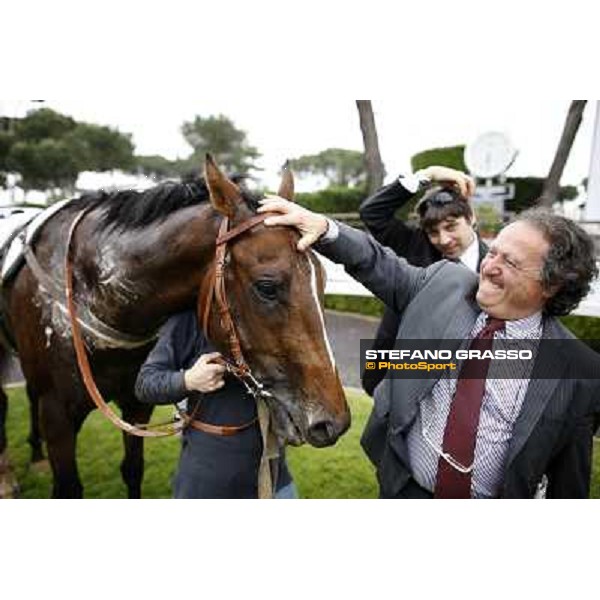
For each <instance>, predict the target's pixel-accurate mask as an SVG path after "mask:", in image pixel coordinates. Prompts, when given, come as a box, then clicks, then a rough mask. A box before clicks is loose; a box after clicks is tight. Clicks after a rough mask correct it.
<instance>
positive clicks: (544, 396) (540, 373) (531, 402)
mask: <svg viewBox="0 0 600 600" xmlns="http://www.w3.org/2000/svg"><path fill="white" fill-rule="evenodd" d="M563 337H564V334H563V333H562V332H561V330H560V329H559V327H558V326H557V325H556V322H555V321H554V320H553V319H550V320H548V321H546V323H545V324H544V331H543V333H542V340H544V339H553V338H563ZM548 348H550V346H548ZM552 350H554V351H552ZM568 361H569V359H568V357H567V356H564V355H563V354H562V352H560V351H559V352H556V346H552V347H551V349H550V350H548V349H546V348H545V347H540V354H538V358H537V359H536V363H535V366H534V370H533V373H532V377H531V379H530V381H529V387H528V388H527V393H526V394H525V399H524V400H523V407H522V408H521V412H520V413H519V416H518V417H517V420H516V422H515V426H514V429H513V435H512V438H511V442H510V445H509V448H508V455H507V460H506V467H505V470H506V469H508V468H509V466H510V464H511V463H512V461H513V460H514V458H515V457H516V456H517V454H518V453H519V452H520V451H521V449H522V448H523V446H524V444H525V442H526V441H527V440H528V439H529V436H530V435H531V432H532V431H533V428H534V427H535V425H536V423H537V422H538V420H539V418H540V416H541V415H542V413H543V412H544V409H545V408H546V406H547V405H548V402H549V401H550V398H551V397H552V395H553V394H554V393H555V391H556V388H557V387H558V384H559V383H560V382H561V378H562V375H563V373H564V371H565V370H566V368H567V366H568ZM550 375H552V378H550Z"/></svg>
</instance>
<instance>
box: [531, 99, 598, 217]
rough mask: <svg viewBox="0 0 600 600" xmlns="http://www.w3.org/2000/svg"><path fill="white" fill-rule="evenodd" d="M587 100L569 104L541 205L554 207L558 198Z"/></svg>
mask: <svg viewBox="0 0 600 600" xmlns="http://www.w3.org/2000/svg"><path fill="white" fill-rule="evenodd" d="M586 102H587V100H572V101H571V106H569V112H568V113H567V119H566V121H565V127H564V129H563V132H562V136H561V138H560V142H559V143H558V148H557V149H556V154H555V156H554V160H553V161H552V166H551V167H550V172H549V173H548V177H547V178H546V181H545V183H544V189H543V191H542V195H541V197H540V199H539V201H538V204H539V205H540V206H547V207H552V204H554V202H556V201H557V200H558V193H559V190H560V180H561V178H562V174H563V171H564V169H565V165H566V164H567V160H568V158H569V154H570V153H571V148H572V147H573V142H574V141H575V136H576V135H577V131H578V130H579V126H580V125H581V120H582V118H583V110H584V108H585V105H586Z"/></svg>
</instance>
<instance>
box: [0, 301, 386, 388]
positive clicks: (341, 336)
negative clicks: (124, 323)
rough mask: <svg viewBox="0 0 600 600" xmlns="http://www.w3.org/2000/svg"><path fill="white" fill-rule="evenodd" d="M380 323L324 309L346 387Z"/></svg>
mask: <svg viewBox="0 0 600 600" xmlns="http://www.w3.org/2000/svg"><path fill="white" fill-rule="evenodd" d="M378 323H379V319H378V318H374V317H362V316H360V315H354V314H349V313H342V312H336V311H332V310H328V311H325V325H326V327H327V332H328V334H329V341H330V342H331V346H332V350H333V354H334V356H335V360H336V363H337V365H338V369H339V370H340V375H341V377H342V383H343V384H344V385H345V386H347V387H356V388H360V387H361V385H360V373H359V368H360V357H359V353H360V340H361V339H373V337H374V336H375V331H376V329H377V325H378ZM1 377H2V381H4V382H5V383H19V382H22V381H23V375H22V373H21V369H20V368H19V363H18V361H17V360H16V359H15V360H14V361H13V362H12V363H11V364H10V365H8V368H7V369H5V370H4V371H3V372H2V373H1Z"/></svg>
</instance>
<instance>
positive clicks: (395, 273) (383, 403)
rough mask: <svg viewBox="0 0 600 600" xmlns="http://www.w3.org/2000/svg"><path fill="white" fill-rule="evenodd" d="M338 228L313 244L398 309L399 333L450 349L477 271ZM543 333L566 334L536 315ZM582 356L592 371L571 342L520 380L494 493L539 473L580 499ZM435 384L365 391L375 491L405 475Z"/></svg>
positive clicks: (514, 488)
mask: <svg viewBox="0 0 600 600" xmlns="http://www.w3.org/2000/svg"><path fill="white" fill-rule="evenodd" d="M339 227H340V234H339V237H338V238H337V240H335V241H333V242H329V243H321V244H319V245H318V246H317V249H318V250H319V252H321V253H323V254H324V255H325V256H327V257H328V258H330V259H331V260H333V261H334V262H338V263H342V264H343V265H344V266H345V267H346V270H347V271H348V273H349V274H350V275H351V276H352V277H354V278H355V279H357V280H358V281H360V282H361V283H362V284H363V285H365V286H366V287H367V288H368V289H370V290H371V291H372V292H373V293H374V294H375V295H376V296H377V297H379V298H380V299H381V300H382V301H383V302H384V303H385V304H387V305H388V306H390V307H392V308H393V309H394V310H395V311H397V312H398V313H399V314H400V315H401V316H402V322H401V325H400V331H399V335H400V336H401V337H403V338H408V339H410V338H421V339H430V340H435V339H444V340H456V343H457V347H458V344H460V340H463V339H465V338H466V337H467V336H468V334H469V332H470V331H471V329H472V328H473V325H474V324H475V321H476V319H477V316H478V314H479V313H480V309H479V307H478V306H477V304H476V302H475V299H474V295H475V292H476V290H477V286H478V278H477V276H476V275H475V274H474V273H472V272H471V271H470V270H468V269H465V268H464V267H461V266H459V265H455V264H454V263H451V262H448V261H445V260H442V261H438V262H437V263H434V264H433V265H431V266H430V267H428V268H426V269H423V268H417V267H414V266H411V265H409V264H408V263H407V262H406V260H404V259H402V258H398V257H396V256H395V254H394V253H393V251H392V250H390V249H388V248H384V247H382V246H381V245H380V244H378V243H377V242H376V241H375V240H374V239H373V238H372V237H370V236H368V235H366V234H364V233H362V232H360V231H357V230H354V229H352V228H350V227H347V226H345V225H343V224H340V225H339ZM543 337H547V338H558V339H563V340H564V339H572V338H573V336H572V335H571V334H570V333H569V332H568V331H567V330H566V329H564V328H563V327H562V325H561V324H560V323H559V322H558V321H557V320H556V319H554V318H546V319H544V326H543ZM575 346H576V351H575ZM582 363H590V364H591V365H593V367H594V368H595V369H598V368H600V365H599V363H600V359H599V357H598V355H597V354H596V353H594V352H592V351H591V350H590V349H588V348H587V346H585V345H584V344H582V343H579V342H577V341H574V342H571V343H570V345H569V347H568V349H564V351H559V352H553V353H551V354H550V355H546V356H545V358H544V360H543V361H542V360H539V359H538V360H536V364H535V366H534V373H535V372H536V371H537V372H539V373H545V374H546V377H547V378H535V377H532V379H531V381H530V383H529V387H528V389H527V393H526V396H525V399H524V401H523V407H522V409H521V412H520V414H519V416H518V418H517V421H516V423H515V426H514V430H513V436H512V439H511V441H510V445H509V450H508V455H507V460H506V465H505V469H504V481H503V485H502V488H501V491H500V496H501V497H503V498H530V497H532V496H533V495H534V494H535V491H536V489H537V485H538V483H539V482H540V481H541V479H542V477H543V476H544V475H546V476H547V478H548V489H547V496H548V497H550V498H584V497H587V496H588V494H589V482H590V472H591V456H592V438H593V433H594V431H595V428H596V427H597V425H598V423H597V418H598V414H599V413H600V403H599V398H600V380H599V379H576V378H575V377H573V376H572V373H573V370H574V368H575V367H577V366H579V365H581V364H582ZM550 377H551V378H550ZM436 381H437V378H431V379H391V378H386V379H384V381H383V383H382V384H381V385H380V386H378V387H377V389H376V390H375V397H374V400H375V404H374V409H373V412H372V414H371V417H370V419H369V422H368V424H367V427H366V429H365V432H364V434H363V437H362V444H363V447H364V449H365V451H366V453H367V455H368V456H369V458H370V459H371V461H372V462H373V463H374V464H375V466H376V468H377V475H378V479H379V485H380V492H381V496H382V497H386V498H393V497H396V496H398V494H399V492H400V491H401V490H402V488H403V487H404V486H405V485H406V484H407V482H408V481H409V480H410V477H411V472H410V467H409V460H408V450H407V446H406V439H405V436H406V433H407V431H408V430H409V428H410V427H411V425H412V424H413V422H414V420H415V418H416V416H417V410H418V407H419V403H420V401H421V399H422V398H423V397H425V395H427V394H428V393H430V391H431V389H432V387H433V385H434V384H435V382H436Z"/></svg>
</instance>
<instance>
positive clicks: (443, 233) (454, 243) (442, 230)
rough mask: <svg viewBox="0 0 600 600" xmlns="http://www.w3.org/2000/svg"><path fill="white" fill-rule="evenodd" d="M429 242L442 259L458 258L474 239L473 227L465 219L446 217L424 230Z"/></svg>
mask: <svg viewBox="0 0 600 600" xmlns="http://www.w3.org/2000/svg"><path fill="white" fill-rule="evenodd" d="M425 233H426V234H427V237H429V241H430V242H431V243H432V244H433V245H434V246H435V247H436V249H437V250H439V251H440V252H441V254H442V256H443V257H444V258H450V259H456V258H460V256H461V255H462V254H463V252H464V251H465V250H466V249H467V248H468V247H469V246H470V245H471V242H472V241H473V239H474V237H475V232H474V231H473V225H472V222H471V221H470V220H468V219H467V218H466V217H446V218H445V219H442V220H441V221H439V222H438V223H436V224H435V225H432V226H431V227H428V228H427V229H426V230H425Z"/></svg>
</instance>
